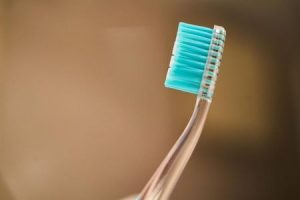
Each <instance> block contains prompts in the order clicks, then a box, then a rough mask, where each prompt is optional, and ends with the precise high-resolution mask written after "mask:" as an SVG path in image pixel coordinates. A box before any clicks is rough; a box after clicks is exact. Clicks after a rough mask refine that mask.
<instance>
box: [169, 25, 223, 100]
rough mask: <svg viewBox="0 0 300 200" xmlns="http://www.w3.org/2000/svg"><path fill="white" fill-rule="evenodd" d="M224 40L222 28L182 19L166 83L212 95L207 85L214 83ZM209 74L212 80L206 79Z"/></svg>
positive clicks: (189, 90) (174, 87)
mask: <svg viewBox="0 0 300 200" xmlns="http://www.w3.org/2000/svg"><path fill="white" fill-rule="evenodd" d="M224 40H225V30H224V29H223V28H222V27H217V26H215V28H214V29H212V28H207V27H202V26H196V25H192V24H187V23H183V22H180V23H179V27H178V32H177V37H176V41H175V44H174V48H173V52H172V58H171V62H170V66H169V69H168V73H167V77H166V81H165V86H166V87H168V88H172V89H177V90H181V91H184V92H189V93H193V94H199V93H202V94H201V95H202V96H203V95H206V96H209V95H210V94H207V93H209V92H210V91H209V88H206V86H205V85H206V84H214V79H215V77H214V76H217V75H216V74H217V70H218V67H219V64H220V60H221V55H222V51H223V47H224ZM206 76H209V79H210V80H204V79H205V77H206ZM212 78H213V79H212ZM205 90H207V91H205Z"/></svg>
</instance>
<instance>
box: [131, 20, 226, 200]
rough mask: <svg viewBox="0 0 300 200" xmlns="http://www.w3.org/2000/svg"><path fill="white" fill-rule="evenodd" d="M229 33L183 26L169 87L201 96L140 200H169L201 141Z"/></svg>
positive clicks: (180, 24)
mask: <svg viewBox="0 0 300 200" xmlns="http://www.w3.org/2000/svg"><path fill="white" fill-rule="evenodd" d="M225 36H226V31H225V29H224V28H223V27H221V26H214V28H213V29H212V28H207V27H202V26H197V25H192V24H187V23H183V22H180V23H179V27H178V31H177V36H176V41H175V44H174V47H173V52H172V57H171V62H170V67H169V69H168V72H167V76H166V81H165V86H166V87H167V88H172V89H176V90H180V91H183V92H188V93H192V94H195V95H197V98H196V103H195V108H194V111H193V114H192V116H191V119H190V121H189V123H188V124H187V126H186V128H185V129H184V131H183V133H182V134H181V136H180V137H179V139H178V140H177V141H176V143H175V144H174V146H173V147H172V149H171V150H170V151H169V153H168V154H167V156H166V157H165V158H164V160H163V161H162V163H161V164H160V166H159V167H158V168H157V170H156V171H155V173H154V174H153V176H152V177H151V179H150V180H149V181H148V183H147V184H146V186H145V187H144V188H143V190H142V191H141V193H140V194H139V195H138V197H137V198H136V200H167V199H169V197H170V195H171V193H172V191H173V189H174V187H175V185H176V183H177V182H178V179H179V177H180V175H181V174H182V171H183V170H184V167H185V166H186V164H187V162H188V160H189V159H190V157H191V154H192V152H193V150H194V148H195V146H196V144H197V142H198V140H199V137H200V135H201V132H202V129H203V127H204V123H205V120H206V117H207V113H208V110H209V107H210V104H211V100H212V96H213V93H214V88H215V83H216V79H217V75H218V71H219V66H220V61H221V58H222V53H223V49H224V42H225Z"/></svg>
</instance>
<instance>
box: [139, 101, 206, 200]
mask: <svg viewBox="0 0 300 200" xmlns="http://www.w3.org/2000/svg"><path fill="white" fill-rule="evenodd" d="M209 107H210V101H207V100H204V99H201V98H200V97H197V100H196V104H195V108H194V112H193V114H192V116H191V119H190V121H189V123H188V125H187V126H186V128H185V129H184V131H183V133H182V134H181V136H180V137H179V138H178V140H177V141H176V143H175V144H174V146H173V147H172V149H171V150H170V151H169V153H168V154H167V156H166V157H165V159H164V160H163V161H162V162H161V164H160V166H159V167H158V168H157V170H156V171H155V173H154V174H153V176H152V177H151V179H150V180H149V182H148V183H147V184H146V186H145V187H144V188H143V190H142V192H141V193H140V194H139V196H138V198H137V200H166V199H168V198H169V196H170V194H171V193H172V191H173V189H174V187H175V185H176V183H177V181H178V179H179V177H180V175H181V174H182V171H183V169H184V167H185V166H186V164H187V162H188V160H189V158H190V157H191V155H192V152H193V150H194V149H195V146H196V144H197V142H198V140H199V137H200V135H201V132H202V129H203V127H204V123H205V120H206V117H207V113H208V110H209Z"/></svg>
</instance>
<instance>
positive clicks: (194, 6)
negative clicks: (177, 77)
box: [0, 0, 300, 200]
mask: <svg viewBox="0 0 300 200" xmlns="http://www.w3.org/2000/svg"><path fill="white" fill-rule="evenodd" d="M0 9H1V10H0V15H1V16H0V58H1V63H0V64H1V65H0V199H1V200H117V199H120V198H122V197H125V196H127V195H130V194H134V193H137V192H139V191H140V190H141V189H142V187H143V186H144V184H145V183H146V182H147V180H148V178H149V177H150V176H151V175H152V173H153V172H154V170H155V168H156V167H157V166H158V164H159V163H160V161H161V160H162V159H163V157H164V155H165V154H166V153H167V151H168V150H169V148H170V147H171V146H172V144H173V143H174V142H175V140H176V139H177V137H178V136H179V134H180V133H181V131H182V130H183V128H184V127H185V125H186V123H187V121H188V119H189V117H190V114H191V112H192V109H193V105H194V100H195V97H194V95H191V94H185V93H181V92H179V91H174V90H170V89H166V88H164V86H163V82H164V79H165V74H166V71H167V68H168V64H169V60H170V56H171V49H172V46H173V42H174V39H175V36H176V30H177V25H178V22H180V21H184V22H188V23H193V24H199V25H203V26H211V27H212V26H213V25H214V24H218V25H222V26H224V27H225V28H226V29H227V41H226V46H225V52H224V55H223V62H222V66H221V71H220V76H219V80H218V83H217V88H216V93H215V97H214V102H213V104H212V107H211V111H210V113H209V117H208V121H207V124H206V127H205V130H204V133H203V135H202V137H201V140H200V143H199V145H198V146H197V149H196V151H195V153H194V154H193V156H192V158H191V160H190V162H189V164H188V166H187V168H186V170H185V172H184V174H183V176H182V177H181V179H180V182H179V184H178V185H177V187H176V189H175V192H174V194H173V196H172V198H171V199H172V200H185V199H189V200H199V199H205V200H227V199H228V200H229V199H230V200H241V199H243V200H253V199H256V200H267V199H272V200H286V199H289V200H296V199H300V168H299V166H300V165H299V161H300V121H299V119H300V107H299V104H300V94H299V91H300V82H299V74H300V70H299V67H300V66H299V59H300V46H299V45H300V7H299V1H297V0H294V1H293V0H263V1H258V0H257V1H237V0H228V1H224V0H211V1H208V0H177V1H167V0H161V1H159V0H154V1H150V0H149V1H146V0H141V1H137V0H136V1H135V0H130V1H114V0H112V1H96V0H87V1H83V0H82V1H80V0H73V1H72V0H60V1H58V0H57V1H51V0H44V1H37V0H0Z"/></svg>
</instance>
